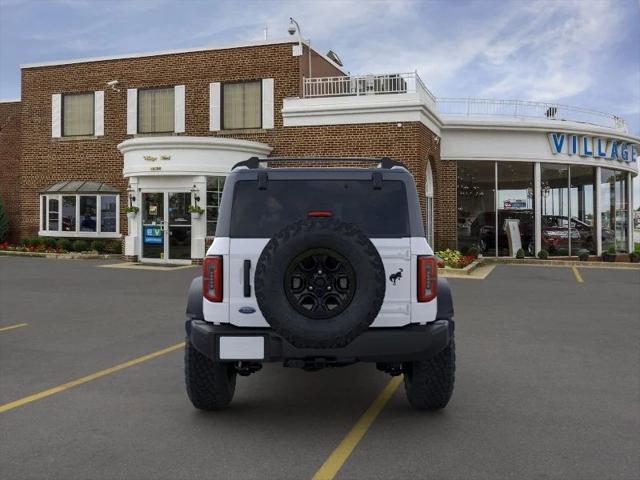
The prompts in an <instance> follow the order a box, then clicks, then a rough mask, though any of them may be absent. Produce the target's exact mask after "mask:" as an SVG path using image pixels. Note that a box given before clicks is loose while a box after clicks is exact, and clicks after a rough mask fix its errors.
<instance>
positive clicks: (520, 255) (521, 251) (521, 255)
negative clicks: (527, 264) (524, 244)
mask: <svg viewBox="0 0 640 480" xmlns="http://www.w3.org/2000/svg"><path fill="white" fill-rule="evenodd" d="M516 258H519V259H523V258H524V248H519V249H518V251H517V252H516Z"/></svg>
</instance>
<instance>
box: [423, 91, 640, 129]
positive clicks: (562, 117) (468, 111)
mask: <svg viewBox="0 0 640 480" xmlns="http://www.w3.org/2000/svg"><path fill="white" fill-rule="evenodd" d="M436 105H437V110H438V113H439V114H441V115H451V116H464V117H481V116H487V117H493V116H497V117H516V118H540V119H546V120H559V121H571V122H579V123H589V124H592V125H598V126H602V127H607V128H613V129H616V130H621V131H623V132H625V133H628V131H629V129H628V126H627V122H626V121H625V120H624V119H623V118H620V117H618V116H617V115H612V114H610V113H604V112H600V111H597V110H591V109H588V108H582V107H574V106H571V105H563V104H561V103H548V102H531V101H527V100H494V99H487V98H438V99H437V100H436Z"/></svg>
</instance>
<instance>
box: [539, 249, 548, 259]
mask: <svg viewBox="0 0 640 480" xmlns="http://www.w3.org/2000/svg"><path fill="white" fill-rule="evenodd" d="M538 258H539V259H540V260H546V259H547V258H549V252H547V251H546V250H545V249H544V248H543V249H542V250H540V251H539V252H538Z"/></svg>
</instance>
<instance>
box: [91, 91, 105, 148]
mask: <svg viewBox="0 0 640 480" xmlns="http://www.w3.org/2000/svg"><path fill="white" fill-rule="evenodd" d="M93 135H94V136H96V137H102V136H104V91H102V90H97V91H95V92H93Z"/></svg>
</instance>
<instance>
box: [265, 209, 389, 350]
mask: <svg viewBox="0 0 640 480" xmlns="http://www.w3.org/2000/svg"><path fill="white" fill-rule="evenodd" d="M385 278H386V277H385V273H384V265H383V263H382V260H381V259H380V255H379V254H378V250H377V249H376V247H375V246H374V245H373V243H371V240H369V238H367V236H366V235H365V234H364V233H363V232H362V231H361V230H359V229H358V228H357V227H356V226H355V225H353V224H350V223H345V222H340V221H338V220H336V219H333V218H310V219H306V220H301V221H299V222H296V223H292V224H290V225H288V226H286V227H285V228H283V229H282V230H281V231H280V232H278V233H277V234H276V235H275V236H274V237H273V238H272V239H271V240H270V241H269V243H267V245H266V246H265V248H264V250H263V251H262V254H261V255H260V258H259V260H258V264H257V266H256V274H255V294H256V299H257V301H258V306H259V307H260V310H261V311H262V314H263V315H264V317H265V319H266V321H267V322H268V323H269V325H271V327H272V328H273V329H274V330H275V331H276V332H277V333H279V334H280V335H282V336H283V337H284V338H285V339H286V340H287V341H288V342H289V343H291V344H292V345H294V346H296V347H301V348H332V347H333V348H335V347H343V346H345V345H347V344H349V343H350V342H351V341H352V340H353V339H354V338H356V337H357V336H358V335H360V334H361V333H362V332H364V331H365V330H366V329H367V328H368V327H369V325H371V323H372V322H373V321H374V320H375V318H376V316H377V315H378V312H379V311H380V307H381V306H382V303H383V301H384V295H385V284H386V282H385Z"/></svg>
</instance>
